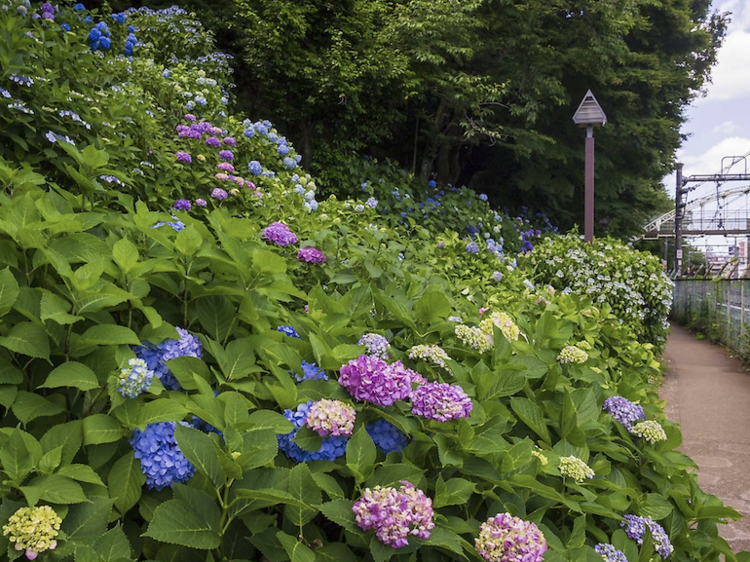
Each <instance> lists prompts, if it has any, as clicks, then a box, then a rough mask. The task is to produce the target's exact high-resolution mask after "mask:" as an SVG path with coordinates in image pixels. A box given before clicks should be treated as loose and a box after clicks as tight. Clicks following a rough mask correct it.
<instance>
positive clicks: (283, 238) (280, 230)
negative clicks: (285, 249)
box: [261, 222, 297, 246]
mask: <svg viewBox="0 0 750 562" xmlns="http://www.w3.org/2000/svg"><path fill="white" fill-rule="evenodd" d="M261 237H262V238H263V240H268V241H269V242H273V243H274V244H277V245H279V246H288V245H289V244H294V243H295V242H297V235H296V234H294V233H293V232H292V231H291V230H289V227H288V226H287V225H285V224H284V223H281V222H272V223H271V224H269V225H268V226H267V227H266V228H265V229H264V230H263V235H262V236H261Z"/></svg>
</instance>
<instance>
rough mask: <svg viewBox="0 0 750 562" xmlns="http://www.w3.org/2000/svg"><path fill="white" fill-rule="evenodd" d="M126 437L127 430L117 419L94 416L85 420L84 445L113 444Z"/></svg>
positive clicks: (103, 415)
mask: <svg viewBox="0 0 750 562" xmlns="http://www.w3.org/2000/svg"><path fill="white" fill-rule="evenodd" d="M124 436H125V430H124V428H123V427H122V425H121V424H120V422H118V421H117V420H116V419H115V418H112V417H110V416H108V415H106V414H94V415H93V416H87V417H85V418H84V419H83V444H84V445H99V444H101V443H113V442H115V441H118V440H119V439H122V437H124Z"/></svg>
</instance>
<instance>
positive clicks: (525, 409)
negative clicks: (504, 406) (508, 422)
mask: <svg viewBox="0 0 750 562" xmlns="http://www.w3.org/2000/svg"><path fill="white" fill-rule="evenodd" d="M510 407H511V408H512V409H513V412H515V414H516V415H517V416H518V417H519V419H520V420H521V421H522V422H523V423H525V424H526V425H527V426H529V428H530V429H531V430H532V431H533V432H534V433H536V434H537V435H538V436H539V437H541V438H542V439H543V440H544V441H545V442H546V443H547V444H550V445H551V441H552V438H551V437H550V433H549V429H548V428H547V424H546V423H545V421H544V414H543V413H542V409H541V408H540V407H539V406H537V405H536V404H535V403H534V402H532V401H531V400H529V399H528V398H521V397H513V398H511V399H510Z"/></svg>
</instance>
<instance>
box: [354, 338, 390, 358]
mask: <svg viewBox="0 0 750 562" xmlns="http://www.w3.org/2000/svg"><path fill="white" fill-rule="evenodd" d="M357 345H364V346H365V349H366V350H367V355H369V356H370V357H377V358H379V359H384V360H388V359H389V358H390V355H389V354H388V350H389V349H390V348H391V344H389V343H388V340H387V339H386V338H385V337H383V336H381V335H380V334H373V333H369V334H365V335H364V336H362V337H361V338H359V341H358V342H357Z"/></svg>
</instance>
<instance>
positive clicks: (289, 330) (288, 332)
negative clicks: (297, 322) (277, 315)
mask: <svg viewBox="0 0 750 562" xmlns="http://www.w3.org/2000/svg"><path fill="white" fill-rule="evenodd" d="M276 331H277V332H281V333H282V334H284V335H285V336H287V337H290V338H299V334H298V333H297V330H295V329H294V328H293V327H292V326H279V327H278V328H276Z"/></svg>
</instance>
